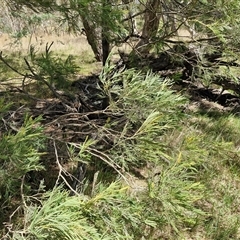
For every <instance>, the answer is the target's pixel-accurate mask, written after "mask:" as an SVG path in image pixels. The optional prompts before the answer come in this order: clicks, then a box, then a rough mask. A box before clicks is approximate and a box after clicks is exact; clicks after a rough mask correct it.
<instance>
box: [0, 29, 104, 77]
mask: <svg viewBox="0 0 240 240" xmlns="http://www.w3.org/2000/svg"><path fill="white" fill-rule="evenodd" d="M52 42H54V43H53V45H52V47H51V50H52V51H53V52H54V53H55V54H57V55H60V56H64V57H66V56H68V55H72V56H74V57H75V59H76V63H77V64H78V65H79V67H80V72H79V74H80V75H87V74H92V73H96V72H99V70H100V69H101V63H97V62H96V61H95V59H94V55H93V53H92V50H91V47H90V45H89V44H88V42H87V39H86V37H85V36H82V35H81V36H76V35H72V34H67V33H66V34H62V35H57V34H51V35H48V34H40V33H38V34H32V35H30V36H27V37H23V38H21V39H19V40H17V39H14V38H12V37H11V36H9V35H8V34H1V35H0V46H1V50H2V51H3V53H7V54H11V53H18V52H21V54H22V55H27V54H28V52H29V49H30V46H34V47H35V50H37V51H38V52H42V51H44V50H45V47H46V44H50V43H52Z"/></svg>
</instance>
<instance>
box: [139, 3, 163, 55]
mask: <svg viewBox="0 0 240 240" xmlns="http://www.w3.org/2000/svg"><path fill="white" fill-rule="evenodd" d="M160 6H161V1H160V0H148V2H147V4H146V12H145V14H144V25H143V30H142V36H141V40H140V41H139V42H138V43H137V45H136V49H135V50H134V51H136V52H135V54H136V53H137V54H138V55H140V56H146V55H147V54H148V53H149V51H150V49H151V39H152V38H154V37H155V36H156V34H157V31H158V27H159V21H160V17H161V16H160V14H158V12H159V10H160Z"/></svg>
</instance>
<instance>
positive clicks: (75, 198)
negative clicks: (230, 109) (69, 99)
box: [0, 65, 240, 240]
mask: <svg viewBox="0 0 240 240" xmlns="http://www.w3.org/2000/svg"><path fill="white" fill-rule="evenodd" d="M100 81H101V82H102V84H103V94H105V95H106V96H108V98H109V100H110V105H109V107H108V109H107V111H110V112H111V113H112V116H119V117H118V118H114V117H109V118H108V119H107V120H106V124H105V125H104V126H103V127H102V128H100V129H98V131H99V132H98V134H99V135H103V134H106V133H107V135H106V136H107V137H108V138H109V139H111V141H112V142H111V146H108V147H107V148H104V146H102V145H100V144H103V143H102V142H100V141H99V142H98V140H97V139H91V138H87V139H86V140H85V141H84V142H81V143H78V144H71V147H70V148H69V153H71V152H72V154H73V156H70V160H71V159H72V161H79V162H81V163H83V162H84V163H85V164H87V165H88V168H89V169H94V170H95V172H94V174H90V173H88V172H87V173H86V176H85V179H84V184H83V186H82V187H81V189H80V190H79V191H78V192H75V194H71V193H70V190H69V189H68V188H67V187H66V186H63V185H62V184H59V182H58V181H57V182H56V185H55V187H54V188H53V189H48V190H46V188H45V187H44V182H43V181H42V182H41V184H40V186H37V188H36V189H33V186H31V185H30V184H29V183H28V182H27V181H24V180H25V177H26V176H28V174H29V173H31V175H32V174H33V172H35V171H38V170H40V169H42V165H41V162H40V161H39V157H40V155H41V154H43V153H44V151H45V148H44V146H45V144H46V143H45V141H44V139H45V136H43V132H42V127H44V126H41V125H40V119H38V118H37V119H34V120H33V119H32V118H31V117H28V116H26V119H25V121H24V122H23V124H22V127H21V128H20V129H18V130H17V131H14V130H11V131H9V132H8V133H4V134H1V140H0V149H1V153H2V154H1V156H0V161H1V162H0V163H1V166H0V174H1V179H2V181H1V198H0V201H1V206H2V209H3V210H2V212H1V213H2V214H5V215H6V214H8V216H9V217H6V216H5V217H4V219H3V218H2V219H1V221H2V222H1V224H2V225H1V226H2V227H1V228H2V231H1V233H2V236H4V237H5V238H6V239H26V240H27V239H29V240H30V239H59V240H61V239H73V240H76V239H86V240H87V239H94V240H95V239H96V240H97V239H109V240H110V239H146V240H148V239H150V240H151V239H153V240H154V239H219V240H220V239H226V240H227V239H239V238H240V231H239V225H240V217H239V215H240V214H239V205H240V198H239V194H240V170H239V167H240V160H239V159H240V153H239V144H240V142H239V137H238V136H239V134H240V128H239V125H240V120H239V117H238V116H237V115H234V114H230V113H221V114H220V113H219V114H217V113H211V111H208V112H206V113H204V112H201V111H199V112H198V111H196V112H194V113H193V112H186V111H185V109H186V106H187V104H188V100H187V99H186V97H184V96H182V95H180V94H179V93H176V92H174V91H172V90H171V84H172V83H171V81H170V80H166V79H161V78H159V77H158V76H157V75H155V74H153V73H151V72H149V73H147V74H143V73H139V72H136V71H135V70H132V69H130V70H126V71H124V72H118V73H114V71H113V67H112V66H109V65H107V66H106V68H105V69H104V70H103V71H102V73H101V75H100ZM4 104H5V103H4V102H2V103H1V109H4ZM1 114H2V116H1V117H3V116H4V114H7V109H5V110H2V112H1ZM11 129H12V128H11ZM77 151H78V153H77V154H76V152H77ZM74 154H75V155H74ZM42 159H44V155H43V156H42ZM96 159H97V161H96ZM70 160H69V161H70ZM109 169H111V171H109ZM133 170H135V171H136V170H137V171H138V172H140V173H141V174H140V176H137V175H136V174H135V175H134V171H133ZM59 174H61V172H59ZM59 177H61V175H59ZM9 206H11V207H12V209H11V208H10V207H9ZM3 222H4V223H3Z"/></svg>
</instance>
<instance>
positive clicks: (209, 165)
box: [0, 35, 240, 240]
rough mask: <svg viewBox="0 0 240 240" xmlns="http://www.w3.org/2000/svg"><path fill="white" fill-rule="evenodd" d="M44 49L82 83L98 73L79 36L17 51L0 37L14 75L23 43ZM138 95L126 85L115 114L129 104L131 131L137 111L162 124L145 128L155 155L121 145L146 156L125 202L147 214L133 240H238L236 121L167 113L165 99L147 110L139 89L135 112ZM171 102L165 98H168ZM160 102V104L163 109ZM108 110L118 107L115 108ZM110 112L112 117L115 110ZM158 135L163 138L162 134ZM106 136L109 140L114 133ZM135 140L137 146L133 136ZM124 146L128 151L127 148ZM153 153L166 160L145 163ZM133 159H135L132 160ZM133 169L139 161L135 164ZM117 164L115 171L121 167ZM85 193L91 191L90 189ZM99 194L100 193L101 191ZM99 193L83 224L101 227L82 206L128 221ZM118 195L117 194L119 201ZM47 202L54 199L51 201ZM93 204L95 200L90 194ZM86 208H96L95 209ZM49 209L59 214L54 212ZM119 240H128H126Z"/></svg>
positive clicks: (208, 112)
mask: <svg viewBox="0 0 240 240" xmlns="http://www.w3.org/2000/svg"><path fill="white" fill-rule="evenodd" d="M52 41H54V45H53V47H52V50H53V51H54V54H56V55H59V56H62V57H66V56H67V55H73V56H74V57H75V59H76V63H77V64H78V65H79V67H80V69H79V72H78V75H90V74H93V73H97V72H99V70H100V65H99V64H98V63H96V62H95V61H94V58H93V54H92V53H91V51H90V48H89V46H88V45H87V43H86V39H85V37H83V36H81V37H74V36H66V35H64V36H38V37H36V36H33V37H32V39H31V41H30V40H29V39H22V41H21V43H19V44H17V45H11V44H10V40H9V38H8V37H7V36H5V35H3V36H1V38H0V44H2V46H3V53H4V54H6V55H8V56H10V57H11V59H12V61H14V62H15V63H16V65H18V66H19V68H22V69H23V68H24V67H23V66H24V64H23V62H21V60H18V59H16V56H19V55H18V54H20V56H24V55H25V54H27V51H28V49H29V46H30V45H29V43H30V42H31V44H34V45H35V46H36V48H39V50H44V48H45V44H46V43H47V42H48V43H50V42H52ZM1 69H2V71H1V75H0V77H1V79H2V80H3V79H4V80H5V81H4V82H6V80H9V79H11V80H10V81H13V80H12V79H14V81H18V80H17V79H16V77H17V76H16V74H15V73H13V72H12V73H11V72H10V71H7V69H6V68H5V67H4V65H1ZM76 78H77V76H76ZM4 82H2V83H4ZM11 83H12V82H11ZM154 86H155V85H153V88H152V89H150V88H149V89H150V90H149V91H153V89H155V88H154ZM135 87H136V86H135ZM138 87H139V86H138V85H137V87H136V89H134V85H131V89H130V90H131V91H129V92H123V96H124V97H123V99H122V100H123V102H122V103H121V104H122V105H121V106H122V107H123V108H124V110H123V111H128V110H129V109H130V108H131V106H130V105H127V106H125V105H124V103H125V102H127V101H129V102H130V103H131V104H132V105H133V106H134V109H131V111H132V112H130V113H131V116H134V114H136V116H137V118H138V119H137V120H135V121H133V122H132V123H131V124H132V125H134V124H135V125H137V126H138V124H139V122H138V121H140V120H139V119H140V117H142V118H143V119H144V114H145V111H146V112H147V110H148V111H149V109H150V110H151V108H152V110H154V108H156V109H158V108H159V109H161V105H162V115H161V116H160V117H161V120H160V121H162V122H161V123H162V124H163V126H164V127H163V126H161V128H162V129H161V131H159V129H158V128H157V127H156V126H155V125H154V119H153V120H152V121H153V122H151V119H149V122H150V123H152V124H153V125H154V126H153V127H155V128H153V129H154V131H156V132H157V133H159V134H161V136H155V135H154V133H152V132H150V133H151V134H153V135H151V134H150V133H149V134H150V136H154V138H156V139H158V143H157V144H159V147H157V148H153V150H151V149H150V150H149V149H146V148H144V146H142V145H145V146H146V145H147V144H149V141H150V140H149V139H148V140H147V141H145V142H143V143H140V144H139V145H136V146H135V145H131V144H132V142H134V141H137V140H138V139H134V138H133V139H132V140H131V139H130V140H131V141H132V142H131V141H129V139H128V141H129V142H127V144H128V145H127V144H126V146H125V145H122V146H121V147H122V149H125V150H128V152H126V156H128V157H129V156H138V157H139V158H141V156H144V157H146V156H147V155H146V153H145V152H144V151H149V152H148V153H149V156H147V157H148V159H150V160H149V161H150V163H149V164H145V165H144V166H142V167H140V166H137V169H136V171H138V172H139V173H140V175H141V177H136V176H135V177H132V178H129V180H130V181H129V183H130V190H129V191H128V194H129V193H130V195H131V196H134V201H136V202H132V203H130V205H131V204H132V205H134V204H139V206H140V205H141V206H142V207H143V209H144V211H143V212H142V214H143V215H144V214H145V215H144V216H145V217H147V216H148V214H149V216H150V217H149V219H145V222H147V227H146V226H145V228H143V229H142V232H144V234H145V237H143V236H141V238H140V235H141V230H140V233H139V234H140V235H138V236H139V238H138V239H179V240H180V239H187V240H190V239H199V240H203V239H206V240H207V239H219V240H220V239H221V240H222V239H223V240H228V239H233V240H235V239H240V207H239V206H240V197H239V196H240V168H239V167H240V152H239V150H240V138H239V136H240V119H239V115H238V113H237V114H236V113H235V114H233V113H230V112H227V111H225V112H223V111H222V110H221V111H220V110H219V109H212V108H211V105H210V107H208V108H204V109H202V108H200V107H198V106H199V105H198V104H196V107H194V109H193V108H191V107H189V106H192V103H185V105H184V108H180V107H176V108H170V109H169V106H168V105H169V104H170V102H168V101H176V104H177V101H179V100H177V97H176V99H175V98H173V100H169V99H168V97H169V96H163V97H160V99H161V101H162V102H159V103H157V102H156V104H155V103H154V102H153V103H152V104H153V105H152V106H151V102H152V101H154V98H153V96H152V95H147V93H144V88H143V90H142V91H141V94H143V95H144V94H146V98H145V99H143V100H141V101H143V102H141V103H142V104H143V105H141V106H140V105H138V104H139V102H137V101H138V100H139V98H138V96H137V95H136V96H135V97H132V96H131V94H134V91H136V92H135V94H137V93H138V89H139V88H138ZM144 87H146V86H144ZM145 90H146V92H147V91H148V89H145ZM159 91H160V90H159ZM166 91H167V90H166ZM124 94H125V95H124ZM148 94H149V93H148ZM175 94H176V93H174V94H173V95H174V96H175ZM163 95H164V94H163ZM144 96H145V95H144ZM154 96H155V95H154ZM176 96H177V95H176ZM131 97H132V100H131ZM158 97H159V96H158ZM129 99H130V100H131V101H130V100H129ZM166 99H167V100H166ZM164 100H166V101H165V102H164ZM139 101H140V100H139ZM147 101H148V102H147ZM145 102H147V105H144V104H145ZM166 103H167V104H166ZM171 103H173V102H171ZM116 104H119V102H118V103H116ZM134 104H136V105H134ZM154 104H155V105H154ZM157 104H158V105H157ZM164 104H166V106H165V105H164ZM173 105H174V104H173ZM112 107H113V109H114V107H115V108H116V105H113V106H112ZM181 107H182V106H181ZM166 109H167V110H166ZM130 113H129V114H130ZM146 115H147V114H146ZM110 120H111V119H110ZM110 120H109V121H110ZM107 121H108V120H107ZM166 121H167V123H166ZM110 123H111V122H110ZM110 123H106V124H105V125H104V128H106V129H108V126H110ZM128 124H129V123H126V125H125V126H124V128H123V133H122V135H120V136H119V139H120V140H121V138H124V131H127V128H128V127H130V125H128ZM168 125H169V126H170V127H169V129H168ZM113 126H114V123H113ZM114 127H115V126H114ZM119 127H120V126H119ZM165 127H166V129H167V130H165ZM114 129H115V130H114V131H116V132H117V130H118V129H117V130H116V128H114ZM139 129H141V128H139ZM163 129H164V130H163ZM102 130H103V129H102ZM143 130H144V129H143ZM154 131H153V132H154ZM158 131H159V132H158ZM136 133H137V132H136ZM109 135H110V127H109ZM133 136H134V134H133ZM139 136H140V138H141V134H139ZM144 136H145V135H144ZM120 140H117V139H114V140H113V142H117V141H119V142H118V144H119V145H120V144H122V142H121V141H120ZM113 144H114V143H113ZM124 144H125V143H124ZM141 144H142V145H141ZM132 146H135V147H136V148H135V149H134V148H131V147H132ZM157 146H158V145H157ZM125 147H126V148H125ZM160 147H161V148H162V149H161V151H163V153H164V154H166V156H167V157H168V159H165V158H164V157H163V158H162V159H160V160H155V161H151V158H154V157H156V156H155V155H154V151H159V149H158V148H160ZM138 151H139V152H140V151H142V152H141V153H140V154H139V153H138ZM106 152H107V150H106V151H105V153H106ZM120 153H121V152H120ZM120 153H119V152H118V153H117V155H114V154H113V156H114V157H115V158H114V160H115V161H118V157H119V158H120V157H121V156H120ZM134 154H135V155H134ZM144 154H145V155H144ZM123 155H124V154H123ZM163 156H165V155H163ZM164 159H165V160H164ZM120 160H121V159H120ZM120 160H119V161H120ZM136 161H139V159H137V160H136ZM143 161H145V160H143ZM117 163H118V164H121V162H117ZM166 165H167V167H166ZM168 165H169V166H168ZM126 176H128V174H126ZM93 185H94V183H93ZM92 189H93V190H94V187H92ZM99 189H101V186H100V187H99ZM99 191H100V190H99ZM108 191H110V192H111V194H113V193H114V191H115V192H117V190H116V189H115V188H111V189H110V190H109V189H108ZM106 192H107V190H105V192H104V191H103V192H101V191H100V193H101V194H102V195H101V194H100V193H99V195H97V194H96V197H95V198H92V199H91V201H92V202H91V201H90V200H89V202H87V203H86V206H85V205H84V203H82V204H83V205H82V206H83V208H84V209H85V208H86V212H87V213H88V214H89V215H91V214H92V215H91V216H92V217H94V219H95V220H96V222H98V221H99V222H100V223H101V220H100V218H99V217H98V216H97V211H96V212H95V213H92V212H90V207H89V206H90V205H91V206H92V205H93V206H95V207H96V209H99V208H98V206H101V208H100V209H101V212H103V213H102V214H103V215H102V216H106V218H107V214H106V213H107V212H111V213H113V214H117V213H118V212H117V211H118V210H119V209H120V210H121V212H123V216H125V217H126V216H128V215H127V213H128V211H131V209H132V208H130V207H129V206H130V205H128V204H129V202H130V201H126V202H124V204H125V205H124V204H123V203H122V202H120V200H119V201H118V200H116V198H115V197H111V196H112V195H111V194H110V195H111V196H110V197H109V199H108V197H107V196H108V195H107V196H106V198H104V194H103V193H106ZM120 195H121V194H120ZM122 195H124V194H123V193H122ZM55 196H58V195H57V193H56V195H55ZM93 196H95V195H94V194H93ZM93 196H91V197H93ZM101 197H102V199H104V201H103V202H100V203H98V202H97V198H99V199H101ZM120 198H121V197H119V199H120ZM64 199H65V198H63V199H62V201H63V202H64V201H65V200H64ZM82 201H83V200H82ZM84 201H85V200H84ZM84 201H83V202H84ZM94 201H96V204H95V202H94ZM108 201H109V202H110V203H109V202H108ZM111 201H112V202H113V203H112V202H111ZM132 201H133V200H132ZM133 203H134V204H133ZM71 204H73V203H71ZM108 204H109V205H108ZM111 204H112V205H111ZM144 204H145V205H144ZM113 205H114V206H115V205H116V206H118V208H119V209H118V210H117V209H114V211H113V210H112V209H111V208H110V207H109V206H113ZM132 205H131V206H132ZM74 206H75V205H74ZM137 206H138V205H137ZM76 207H77V206H76ZM127 207H129V209H130V210H128V208H127ZM139 208H140V207H139ZM56 209H57V211H59V208H58V205H57V207H56ZM104 211H106V212H104ZM125 211H126V212H125ZM134 211H135V212H134V214H135V215H134V214H133V215H131V216H132V218H131V219H130V222H131V223H132V222H134V221H136V223H137V220H136V218H141V216H140V215H141V211H140V210H139V209H138V208H134ZM138 211H139V212H138ZM104 214H106V215H104ZM124 214H126V215H124ZM40 216H41V215H40ZM114 216H115V215H114ZM123 218H124V217H123ZM120 219H122V218H119V222H121V221H120ZM112 221H113V220H112ZM116 222H117V221H116ZM89 224H90V221H89ZM109 224H110V226H112V225H113V223H112V222H111V221H109ZM111 224H112V225H111ZM116 224H117V223H116ZM125 226H126V225H125ZM123 227H124V225H123ZM109 228H111V227H109ZM99 229H100V227H99ZM99 231H100V230H99ZM109 231H110V230H109ZM116 231H117V230H116ZM96 236H97V234H96ZM110 236H114V235H110ZM146 236H147V237H146ZM95 239H97V238H95ZM119 239H134V238H131V237H130V236H129V238H127V237H126V238H119ZM135 239H137V238H135Z"/></svg>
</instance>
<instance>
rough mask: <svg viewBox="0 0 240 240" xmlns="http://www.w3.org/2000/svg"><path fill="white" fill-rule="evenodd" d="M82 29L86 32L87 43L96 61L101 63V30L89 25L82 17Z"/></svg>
mask: <svg viewBox="0 0 240 240" xmlns="http://www.w3.org/2000/svg"><path fill="white" fill-rule="evenodd" d="M81 18H82V23H83V27H84V29H85V32H86V36H87V41H88V43H89V45H90V46H91V48H92V51H93V53H94V56H95V58H96V60H97V61H99V62H101V61H102V45H101V38H102V36H101V30H100V29H99V28H96V26H94V25H92V24H91V23H89V21H88V20H87V19H86V17H85V16H82V17H81Z"/></svg>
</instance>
